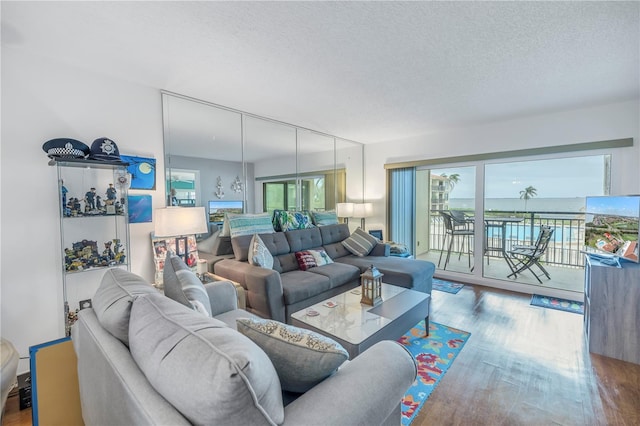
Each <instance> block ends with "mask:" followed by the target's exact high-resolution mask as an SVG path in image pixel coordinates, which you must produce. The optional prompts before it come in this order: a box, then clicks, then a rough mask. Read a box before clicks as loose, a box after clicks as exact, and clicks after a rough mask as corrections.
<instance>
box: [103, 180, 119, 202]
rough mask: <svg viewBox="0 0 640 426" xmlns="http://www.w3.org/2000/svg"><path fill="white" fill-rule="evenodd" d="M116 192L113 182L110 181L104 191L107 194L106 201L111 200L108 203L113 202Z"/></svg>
mask: <svg viewBox="0 0 640 426" xmlns="http://www.w3.org/2000/svg"><path fill="white" fill-rule="evenodd" d="M116 193H117V191H116V189H115V188H114V187H113V184H112V183H110V184H109V187H108V188H107V192H106V194H107V202H109V201H111V203H108V204H112V203H114V202H115V201H116Z"/></svg>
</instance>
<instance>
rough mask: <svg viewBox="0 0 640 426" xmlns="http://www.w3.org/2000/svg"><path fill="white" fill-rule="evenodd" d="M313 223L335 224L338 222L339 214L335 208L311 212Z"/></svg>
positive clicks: (321, 224) (322, 224) (319, 224)
mask: <svg viewBox="0 0 640 426" xmlns="http://www.w3.org/2000/svg"><path fill="white" fill-rule="evenodd" d="M311 214H312V216H313V224H314V225H316V226H324V225H335V224H336V223H338V215H337V214H336V212H335V210H331V211H327V212H311Z"/></svg>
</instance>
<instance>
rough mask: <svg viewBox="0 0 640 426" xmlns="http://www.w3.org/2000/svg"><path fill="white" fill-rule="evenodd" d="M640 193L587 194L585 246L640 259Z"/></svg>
mask: <svg viewBox="0 0 640 426" xmlns="http://www.w3.org/2000/svg"><path fill="white" fill-rule="evenodd" d="M639 223H640V196H638V195H628V196H610V197H587V199H586V207H585V242H584V243H585V250H586V251H587V252H588V253H601V254H608V255H610V256H615V257H619V258H622V259H626V260H630V261H632V262H640V260H639V256H638V239H639V236H640V230H639V226H638V224H639Z"/></svg>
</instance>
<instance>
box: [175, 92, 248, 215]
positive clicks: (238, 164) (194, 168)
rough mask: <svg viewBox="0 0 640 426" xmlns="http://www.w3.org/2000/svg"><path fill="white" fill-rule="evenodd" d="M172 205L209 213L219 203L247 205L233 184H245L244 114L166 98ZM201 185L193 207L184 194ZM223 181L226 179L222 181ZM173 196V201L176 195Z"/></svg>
mask: <svg viewBox="0 0 640 426" xmlns="http://www.w3.org/2000/svg"><path fill="white" fill-rule="evenodd" d="M163 106H164V112H165V114H164V115H165V120H164V144H165V169H166V179H167V184H166V188H167V189H166V190H167V200H168V203H171V204H176V203H175V200H174V201H173V202H172V200H173V198H174V197H175V198H177V204H178V205H197V206H205V207H207V206H208V204H209V201H213V200H222V199H224V200H242V199H243V198H244V191H243V192H235V191H234V190H233V189H232V188H231V184H232V183H233V181H234V180H235V178H236V176H237V177H239V178H242V176H243V168H242V135H241V127H240V124H241V114H239V113H237V112H234V111H229V110H225V109H222V108H217V107H215V106H212V105H208V104H206V103H201V102H195V101H193V100H191V99H184V98H180V97H177V96H171V95H167V94H163ZM192 176H194V177H195V179H196V182H195V186H196V187H195V189H193V190H192V191H193V192H194V194H195V200H194V202H193V203H187V202H185V200H184V198H185V197H186V196H188V194H187V191H185V190H184V188H185V187H186V188H190V187H191V185H190V178H191V177H192ZM218 178H220V179H219V180H218ZM172 194H173V195H172Z"/></svg>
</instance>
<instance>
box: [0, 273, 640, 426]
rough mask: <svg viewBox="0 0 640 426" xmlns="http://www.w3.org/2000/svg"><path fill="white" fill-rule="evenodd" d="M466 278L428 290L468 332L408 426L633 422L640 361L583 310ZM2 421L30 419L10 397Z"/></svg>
mask: <svg viewBox="0 0 640 426" xmlns="http://www.w3.org/2000/svg"><path fill="white" fill-rule="evenodd" d="M529 301H530V296H528V295H524V294H517V293H511V292H507V291H501V290H495V289H489V288H485V287H481V286H471V285H465V287H464V288H463V289H462V290H461V291H460V292H459V293H458V294H457V295H452V294H448V293H443V292H439V291H434V292H433V300H432V312H431V320H432V321H435V322H438V323H440V324H445V325H448V326H451V327H455V328H460V329H462V330H465V331H469V332H471V337H470V338H469V341H468V342H467V344H466V345H465V347H464V349H463V350H462V352H461V353H460V355H459V356H458V358H457V359H456V361H455V362H454V364H453V366H452V367H451V368H450V369H449V371H447V373H446V374H445V376H444V377H443V378H442V381H441V382H440V384H439V385H438V386H437V387H436V389H435V390H434V392H433V393H432V394H431V396H430V397H429V399H428V400H427V402H426V403H425V404H424V406H423V407H422V409H421V410H420V413H419V414H418V416H417V417H416V419H415V420H414V422H413V426H427V425H551V424H559V425H624V426H627V425H629V426H631V425H638V424H640V402H639V401H640V365H636V364H631V363H627V362H623V361H618V360H615V359H612V358H607V357H602V356H599V355H592V354H590V353H589V352H588V350H587V348H586V345H585V342H584V338H583V328H582V327H583V326H582V320H583V317H582V315H577V314H572V313H568V312H561V311H555V310H551V309H544V308H538V307H533V306H530V305H529ZM3 424H4V425H5V426H6V425H15V426H26V425H31V411H30V410H24V411H19V410H18V405H17V397H14V398H10V399H9V401H8V402H7V409H6V412H5V416H4V422H3Z"/></svg>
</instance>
